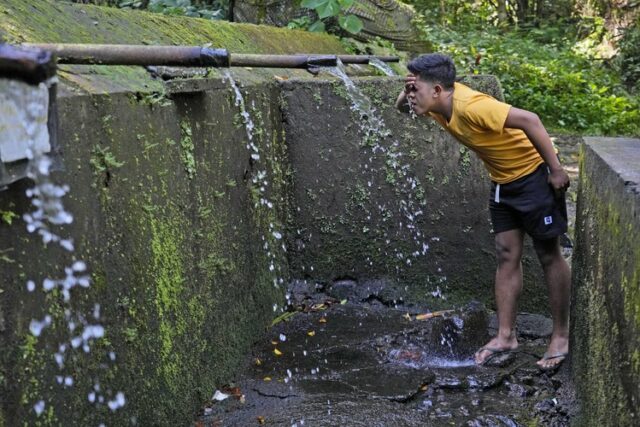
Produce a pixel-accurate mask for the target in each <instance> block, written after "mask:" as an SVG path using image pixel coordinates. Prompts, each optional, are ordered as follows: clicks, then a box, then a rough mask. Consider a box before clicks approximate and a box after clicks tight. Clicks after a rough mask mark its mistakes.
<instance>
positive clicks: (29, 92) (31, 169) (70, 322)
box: [0, 78, 126, 416]
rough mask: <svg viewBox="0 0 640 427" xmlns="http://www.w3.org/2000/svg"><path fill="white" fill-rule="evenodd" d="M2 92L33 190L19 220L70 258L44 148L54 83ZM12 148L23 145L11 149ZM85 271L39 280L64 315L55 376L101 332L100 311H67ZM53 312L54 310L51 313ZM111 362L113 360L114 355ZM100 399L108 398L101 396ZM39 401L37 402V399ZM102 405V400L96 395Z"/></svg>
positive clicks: (38, 408)
mask: <svg viewBox="0 0 640 427" xmlns="http://www.w3.org/2000/svg"><path fill="white" fill-rule="evenodd" d="M1 81H2V90H0V95H1V98H2V103H3V104H4V105H6V104H7V103H9V102H10V103H12V104H13V105H15V106H16V108H15V109H14V113H15V117H13V119H14V121H13V126H15V127H22V130H21V131H18V132H17V133H18V134H21V135H24V136H23V138H25V139H26V158H27V159H28V166H27V176H28V177H29V178H31V179H32V180H33V182H34V186H33V187H32V188H30V189H28V190H26V195H27V197H28V198H30V199H31V205H32V206H33V210H32V211H31V212H30V213H26V214H24V216H23V219H24V221H25V223H26V228H27V231H28V232H29V233H36V234H37V235H39V236H40V238H41V239H42V243H43V244H44V246H45V247H46V246H48V245H49V244H53V245H57V246H59V247H60V248H62V249H63V250H64V251H65V252H66V253H68V254H69V255H70V256H71V258H75V257H73V252H74V243H73V239H71V238H69V237H65V236H62V235H60V234H58V233H57V232H56V229H57V228H58V227H59V226H64V225H68V224H71V223H72V222H73V215H72V214H71V213H70V212H68V211H67V210H66V209H65V207H64V203H63V198H64V196H66V195H67V193H68V192H69V186H68V185H58V184H56V183H54V182H53V181H52V179H51V176H50V175H51V166H52V160H51V158H50V157H49V156H48V155H47V154H46V153H47V151H48V149H49V147H50V145H49V144H48V138H49V135H48V131H47V120H48V106H49V88H50V86H51V85H53V84H55V83H56V82H57V81H56V79H55V78H53V79H50V80H49V81H47V82H45V83H40V84H39V85H38V86H29V85H27V84H24V83H21V82H18V81H14V80H4V79H2V80H1ZM43 138H45V139H47V143H46V144H43V142H42V140H43ZM16 145H17V146H20V145H23V144H19V143H16ZM86 270H87V266H86V264H85V262H84V261H82V260H78V259H72V261H71V262H70V265H69V266H67V267H65V268H64V272H65V276H64V277H62V278H59V279H55V278H49V277H47V278H44V279H43V280H42V291H43V292H44V293H52V295H56V293H54V291H57V293H58V294H59V295H61V297H62V303H61V306H62V308H63V310H62V312H63V313H64V322H65V323H66V329H67V331H68V336H67V338H63V339H62V341H61V342H59V343H58V345H57V347H58V350H57V352H56V353H55V354H54V356H53V358H54V360H55V362H56V364H57V366H58V368H59V370H60V371H63V370H64V368H65V361H66V359H67V357H68V355H69V354H70V353H71V352H72V351H74V350H75V349H82V350H83V351H84V352H85V353H89V352H90V351H91V344H92V343H93V341H95V340H98V339H100V338H102V337H103V336H104V333H105V330H104V327H103V326H102V325H100V324H99V322H98V321H99V320H100V308H99V305H98V304H96V305H95V306H94V313H93V317H94V319H93V320H89V319H87V318H86V317H85V316H84V315H83V314H82V313H80V312H78V311H76V310H75V309H73V308H72V305H71V297H72V291H73V290H74V289H75V288H85V289H86V288H89V287H90V285H91V280H90V277H89V275H88V274H86ZM26 289H27V291H28V292H30V293H32V292H35V291H36V290H37V285H36V282H35V281H34V280H28V281H27V283H26ZM58 309H59V306H57V307H56V310H58ZM54 317H55V316H53V313H46V314H45V316H44V318H43V319H42V320H37V319H32V320H31V322H30V324H29V331H30V332H31V334H32V335H33V336H35V337H40V336H41V335H42V334H43V333H44V331H45V330H46V329H47V328H48V327H49V326H51V325H52V324H53V323H54V322H56V321H57V320H62V319H54ZM112 354H113V355H114V357H112V358H111V360H115V354H114V353H113V352H112ZM55 380H56V383H58V384H59V385H60V386H61V387H64V388H68V387H72V386H73V385H74V378H73V375H71V374H68V375H64V374H63V375H56V377H55ZM106 394H110V392H107V393H106ZM40 397H42V396H40ZM100 397H101V398H102V400H104V396H103V395H100ZM125 401H126V399H125V396H124V393H122V392H118V393H117V394H116V403H117V406H116V407H115V409H117V408H119V407H122V406H124V404H125ZM33 410H34V412H35V414H36V415H37V416H40V415H41V414H42V413H43V412H45V410H46V403H45V400H44V399H40V400H38V401H37V402H36V403H35V404H34V405H33Z"/></svg>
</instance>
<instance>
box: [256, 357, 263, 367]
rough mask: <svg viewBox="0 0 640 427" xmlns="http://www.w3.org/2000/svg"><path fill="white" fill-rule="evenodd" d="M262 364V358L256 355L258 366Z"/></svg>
mask: <svg viewBox="0 0 640 427" xmlns="http://www.w3.org/2000/svg"><path fill="white" fill-rule="evenodd" d="M260 365H262V360H260V359H259V358H257V357H256V366H260Z"/></svg>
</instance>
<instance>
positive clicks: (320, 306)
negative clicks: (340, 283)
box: [311, 303, 327, 311]
mask: <svg viewBox="0 0 640 427" xmlns="http://www.w3.org/2000/svg"><path fill="white" fill-rule="evenodd" d="M326 308H327V305H326V304H324V303H321V304H313V305H312V306H311V310H314V311H319V310H326Z"/></svg>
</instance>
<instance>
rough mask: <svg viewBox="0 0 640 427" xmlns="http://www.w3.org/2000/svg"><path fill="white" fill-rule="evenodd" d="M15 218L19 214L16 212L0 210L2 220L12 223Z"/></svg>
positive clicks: (0, 220)
mask: <svg viewBox="0 0 640 427" xmlns="http://www.w3.org/2000/svg"><path fill="white" fill-rule="evenodd" d="M15 218H18V215H17V214H16V213H15V212H13V211H3V210H0V222H4V223H6V224H9V225H11V224H12V223H13V220H14V219H15Z"/></svg>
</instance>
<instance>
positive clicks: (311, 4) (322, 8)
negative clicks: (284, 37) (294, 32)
mask: <svg viewBox="0 0 640 427" xmlns="http://www.w3.org/2000/svg"><path fill="white" fill-rule="evenodd" d="M353 2H354V0H302V3H301V4H300V6H302V7H303V8H305V9H310V10H313V11H315V12H316V14H317V15H318V19H317V20H316V21H315V22H313V23H311V22H310V19H308V18H307V19H306V20H305V19H304V18H302V19H297V20H294V21H292V23H291V24H290V25H289V27H294V28H295V27H307V29H308V30H309V31H314V32H321V31H326V20H327V19H330V18H338V25H339V26H340V28H342V29H343V30H345V31H347V32H349V33H351V34H356V33H359V32H360V31H361V30H362V27H363V26H364V24H363V23H362V21H361V20H360V18H358V17H357V16H355V15H353V14H347V13H346V11H347V10H348V9H349V8H350V7H351V5H353Z"/></svg>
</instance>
